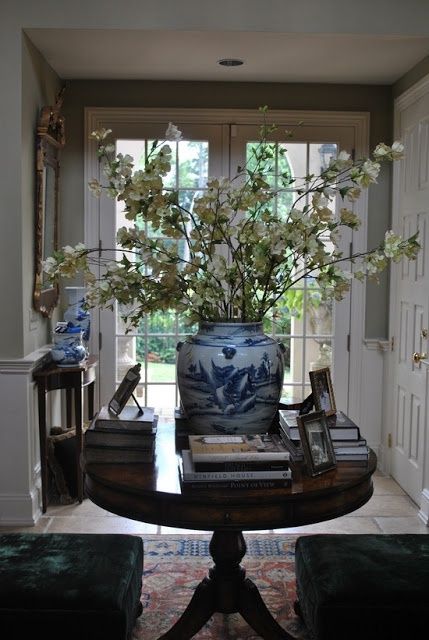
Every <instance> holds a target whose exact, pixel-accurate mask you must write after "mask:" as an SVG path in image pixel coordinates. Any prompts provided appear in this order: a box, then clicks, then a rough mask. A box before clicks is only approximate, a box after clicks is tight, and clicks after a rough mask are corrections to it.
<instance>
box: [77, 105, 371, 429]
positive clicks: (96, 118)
mask: <svg viewBox="0 0 429 640" xmlns="http://www.w3.org/2000/svg"><path fill="white" fill-rule="evenodd" d="M260 119H261V116H260V114H258V112H257V110H255V109H165V108H162V109H152V108H112V107H87V108H86V109H85V131H84V135H85V141H84V177H85V184H87V183H88V182H89V181H90V180H91V179H92V178H93V177H97V176H98V175H99V166H98V160H97V157H96V153H95V149H96V142H95V141H94V140H91V139H90V138H89V136H90V133H91V132H92V131H94V130H96V129H100V128H102V127H105V128H110V129H113V130H114V129H115V124H118V125H119V124H124V122H125V123H127V122H128V123H130V124H131V123H132V124H134V125H138V124H139V123H141V124H144V123H147V122H148V121H150V122H157V123H164V124H165V125H166V124H167V123H168V122H169V121H172V122H189V123H198V124H204V123H207V124H258V123H260ZM269 120H270V121H271V122H275V123H276V124H277V125H278V126H283V127H285V128H287V129H290V128H291V127H294V126H299V123H301V122H303V121H304V122H305V125H306V126H310V127H312V126H314V127H321V126H338V127H341V126H344V127H352V128H353V129H354V131H355V154H356V157H362V156H365V155H367V154H368V150H369V114H368V113H367V112H339V111H297V110H294V111H283V110H270V112H269ZM367 202H368V201H367V192H364V193H363V195H362V197H361V198H360V199H359V201H358V203H357V204H356V213H357V214H358V215H359V217H360V219H361V220H362V224H361V226H360V228H359V230H357V231H355V232H354V233H353V251H354V252H358V251H359V252H360V251H365V249H366V247H367V210H368V206H367ZM100 207H101V201H100V200H99V199H96V198H94V197H93V196H92V195H91V194H90V192H89V190H88V189H87V190H86V191H85V227H84V229H85V238H84V241H85V244H86V246H88V247H94V246H97V245H98V239H99V237H100V235H99V232H100ZM350 296H351V298H350V306H351V327H350V340H349V350H350V353H349V391H348V399H347V400H348V401H347V406H346V407H343V409H344V410H345V411H347V413H348V414H349V415H350V416H352V417H353V419H354V420H356V421H357V422H358V423H359V421H360V418H361V404H362V403H361V376H362V346H363V343H364V323H365V285H363V284H361V283H359V282H357V281H352V287H351V293H350ZM344 304H345V302H344ZM93 316H94V317H93V321H92V329H93V330H92V337H91V343H90V349H91V352H92V353H94V354H95V355H97V354H98V353H99V343H98V336H99V324H98V318H97V317H96V314H93ZM344 349H347V344H345V345H344Z"/></svg>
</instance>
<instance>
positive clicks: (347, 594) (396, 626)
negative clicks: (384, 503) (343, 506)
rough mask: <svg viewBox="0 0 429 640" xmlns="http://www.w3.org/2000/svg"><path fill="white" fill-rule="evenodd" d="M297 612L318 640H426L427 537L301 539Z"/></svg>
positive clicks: (297, 558) (428, 608)
mask: <svg viewBox="0 0 429 640" xmlns="http://www.w3.org/2000/svg"><path fill="white" fill-rule="evenodd" d="M295 570H296V581H297V595H298V603H297V606H296V611H297V613H299V614H300V615H301V616H302V618H303V620H304V622H305V624H306V626H307V629H308V631H309V633H310V636H311V637H312V638H315V639H317V640H328V639H329V640H345V639H346V640H387V639H388V640H396V639H397V640H399V638H401V640H405V639H407V638H413V639H415V640H423V638H427V637H428V634H429V535H425V534H422V535H411V534H400V535H311V536H303V537H301V538H298V540H297V543H296V555H295Z"/></svg>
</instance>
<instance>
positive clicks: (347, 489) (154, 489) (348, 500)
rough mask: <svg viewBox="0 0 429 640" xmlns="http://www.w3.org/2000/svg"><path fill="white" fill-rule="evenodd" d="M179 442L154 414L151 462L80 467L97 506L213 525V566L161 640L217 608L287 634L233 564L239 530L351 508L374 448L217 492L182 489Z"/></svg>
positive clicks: (366, 490)
mask: <svg viewBox="0 0 429 640" xmlns="http://www.w3.org/2000/svg"><path fill="white" fill-rule="evenodd" d="M185 448H188V447H187V439H186V437H181V436H180V435H177V434H176V433H175V426H174V424H168V423H163V422H162V421H160V423H159V425H158V432H157V436H156V453H155V459H154V462H153V463H151V464H139V465H131V464H126V465H125V464H92V465H87V466H86V468H85V473H86V476H85V487H86V492H87V495H88V496H89V498H90V499H91V500H92V501H93V502H95V503H96V504H97V505H99V506H100V507H102V508H103V509H107V510H108V511H111V512H112V513H115V514H118V515H121V516H124V517H126V518H131V519H133V520H139V521H142V522H150V523H155V524H159V525H165V526H169V527H180V528H185V529H198V530H207V531H213V535H212V539H211V542H210V553H211V556H212V558H213V560H214V567H213V568H212V569H210V571H209V575H208V576H207V577H206V578H204V580H203V581H202V582H201V583H200V584H199V585H198V587H197V588H196V590H195V593H194V595H193V597H192V599H191V601H190V603H189V605H188V607H187V608H186V609H185V611H184V613H183V614H182V616H181V617H180V618H179V620H178V621H177V622H176V623H175V624H174V625H173V627H172V628H171V629H170V630H169V631H168V632H167V633H165V634H164V635H163V636H162V640H186V639H188V638H192V636H193V635H194V634H195V633H197V631H198V630H199V629H201V627H202V626H203V625H204V624H205V623H206V622H207V620H208V619H209V618H210V617H211V616H212V615H213V613H214V612H216V611H218V612H221V613H234V612H239V613H241V615H242V616H243V618H244V619H245V620H246V621H247V623H248V624H249V625H250V626H251V627H253V629H254V630H255V631H256V632H257V633H258V634H259V635H260V636H262V638H265V639H266V640H278V639H280V638H281V639H287V640H288V639H289V638H291V636H290V635H289V634H288V633H287V632H286V631H285V630H284V629H283V628H282V627H280V625H279V624H278V623H277V622H276V621H275V619H274V618H273V617H272V615H271V613H270V612H269V611H268V609H267V607H266V606H265V603H264V602H263V600H262V598H261V596H260V594H259V591H258V589H257V587H256V586H255V584H254V583H253V582H252V581H251V580H250V579H249V578H246V572H245V569H244V568H243V567H242V566H241V565H240V562H241V560H242V559H243V557H244V556H245V553H246V543H245V540H244V537H243V531H255V530H258V529H276V528H280V527H281V528H285V527H296V526H301V525H305V524H311V523H314V522H321V521H323V520H329V519H332V518H337V517H338V516H342V515H344V514H346V513H350V512H351V511H354V510H355V509H358V508H359V507H361V506H362V505H364V504H365V503H366V502H367V501H368V500H369V499H370V497H371V496H372V492H373V486H372V478H371V476H372V474H373V472H374V471H375V468H376V462H377V461H376V456H375V454H374V453H373V452H371V454H370V457H369V461H368V464H367V465H365V466H353V465H350V463H347V462H343V463H338V465H337V468H336V469H333V470H331V471H328V472H326V473H324V474H323V475H320V476H317V477H313V478H312V477H309V476H307V475H306V474H305V469H303V467H302V465H301V464H296V465H294V467H293V472H292V475H293V481H292V486H291V487H288V488H275V489H268V490H266V489H251V490H245V489H232V490H229V491H226V490H222V491H221V490H215V489H211V490H201V489H197V490H190V489H186V488H184V489H181V486H180V481H179V473H178V459H179V456H180V451H181V449H185ZM160 640H161V639H160Z"/></svg>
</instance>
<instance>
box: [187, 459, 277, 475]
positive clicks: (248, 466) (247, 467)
mask: <svg viewBox="0 0 429 640" xmlns="http://www.w3.org/2000/svg"><path fill="white" fill-rule="evenodd" d="M194 469H195V471H196V472H198V473H199V472H212V471H286V470H287V469H289V462H288V461H287V462H286V461H285V462H283V461H281V460H280V461H279V462H276V461H274V460H273V461H271V462H270V461H269V460H268V461H263V460H261V461H260V462H259V461H255V462H241V461H235V460H234V461H231V462H194Z"/></svg>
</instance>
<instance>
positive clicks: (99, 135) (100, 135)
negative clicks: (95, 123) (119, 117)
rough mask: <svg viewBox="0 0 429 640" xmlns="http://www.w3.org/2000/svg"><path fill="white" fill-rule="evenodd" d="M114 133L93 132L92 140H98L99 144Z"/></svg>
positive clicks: (107, 131) (101, 130)
mask: <svg viewBox="0 0 429 640" xmlns="http://www.w3.org/2000/svg"><path fill="white" fill-rule="evenodd" d="M111 133H112V129H104V128H102V129H97V130H96V131H93V132H92V133H91V135H90V138H92V139H93V140H97V142H101V140H105V139H106V138H107V136H108V135H109V134H111Z"/></svg>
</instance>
